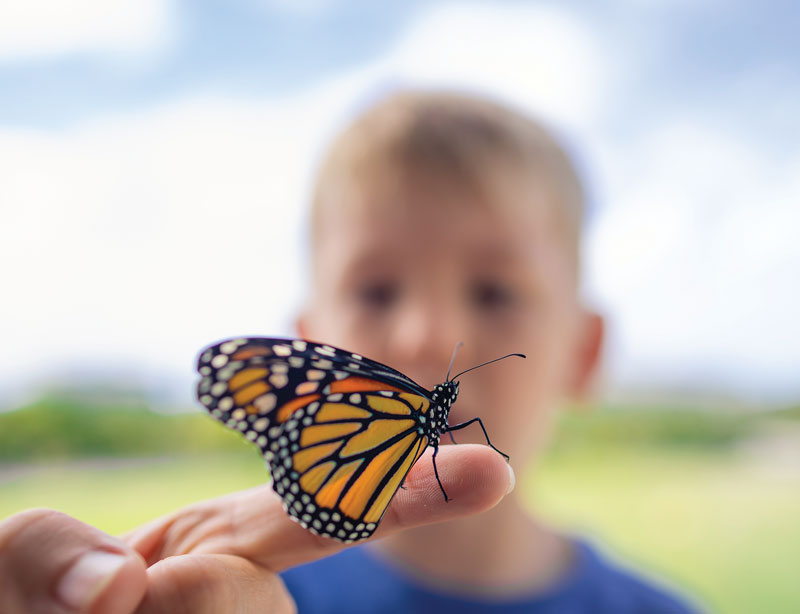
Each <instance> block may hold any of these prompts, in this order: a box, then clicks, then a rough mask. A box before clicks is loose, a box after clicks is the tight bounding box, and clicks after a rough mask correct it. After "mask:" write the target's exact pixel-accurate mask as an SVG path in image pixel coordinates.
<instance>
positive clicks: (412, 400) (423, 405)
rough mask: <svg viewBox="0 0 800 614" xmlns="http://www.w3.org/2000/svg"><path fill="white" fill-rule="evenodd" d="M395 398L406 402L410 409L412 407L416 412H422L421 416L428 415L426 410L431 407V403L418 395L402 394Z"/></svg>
mask: <svg viewBox="0 0 800 614" xmlns="http://www.w3.org/2000/svg"><path fill="white" fill-rule="evenodd" d="M397 396H399V397H400V398H401V399H405V400H406V401H408V403H409V405H411V407H413V408H414V409H415V410H416V411H419V412H422V413H423V414H425V413H428V410H429V409H430V407H431V402H430V401H429V400H428V399H426V398H425V397H422V396H420V395H418V394H412V393H410V392H404V393H402V394H399V395H397Z"/></svg>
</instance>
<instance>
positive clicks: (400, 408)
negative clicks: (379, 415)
mask: <svg viewBox="0 0 800 614" xmlns="http://www.w3.org/2000/svg"><path fill="white" fill-rule="evenodd" d="M367 405H369V406H370V407H371V408H372V409H374V410H375V411H379V412H383V413H384V414H395V415H397V416H410V415H411V408H409V406H408V405H406V404H405V403H403V402H402V401H398V400H397V399H390V398H388V397H379V396H376V395H372V394H370V395H368V396H367Z"/></svg>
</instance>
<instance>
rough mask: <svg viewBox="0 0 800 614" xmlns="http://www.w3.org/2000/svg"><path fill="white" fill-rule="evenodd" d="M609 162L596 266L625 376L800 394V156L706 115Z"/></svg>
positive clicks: (664, 128) (651, 136)
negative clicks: (725, 128) (799, 235)
mask: <svg viewBox="0 0 800 614" xmlns="http://www.w3.org/2000/svg"><path fill="white" fill-rule="evenodd" d="M597 157H598V158H599V159H600V160H601V161H603V162H604V163H605V167H604V170H605V177H606V180H607V181H608V185H607V186H606V189H605V194H604V196H605V198H606V199H607V200H608V202H607V206H606V208H605V209H604V210H603V211H602V212H601V214H600V216H599V218H598V220H597V222H596V224H595V226H594V228H593V232H592V237H591V239H592V241H591V244H590V250H589V263H588V264H589V273H590V278H591V281H592V285H593V286H594V288H595V292H596V294H598V295H599V296H601V297H602V299H603V300H604V302H605V304H606V306H607V308H608V309H609V311H610V312H611V314H612V315H613V323H614V324H615V326H614V328H613V330H614V332H615V335H614V344H613V346H614V352H612V358H613V360H614V364H613V368H614V370H615V372H616V376H617V378H618V379H622V380H626V381H629V382H630V381H635V380H637V379H642V378H648V379H650V380H661V381H662V382H667V383H673V384H675V383H678V384H683V385H702V384H703V383H705V384H706V385H717V386H719V385H722V386H725V387H727V388H730V389H734V390H738V391H740V392H756V393H758V394H762V395H763V393H764V392H765V391H764V389H763V388H764V383H765V382H766V383H767V385H769V386H771V387H772V388H773V392H774V393H776V394H781V393H794V394H796V393H797V390H798V384H797V382H798V381H800V380H798V379H797V373H800V346H798V344H797V343H795V342H794V341H793V340H797V339H800V320H798V318H797V315H796V314H797V313H800V286H798V284H797V279H798V278H800V277H798V276H800V243H798V242H797V241H796V229H797V228H800V208H798V206H797V202H798V201H797V195H798V194H800V182H798V177H800V173H799V172H798V171H800V157H797V156H795V157H794V158H788V159H785V158H782V157H781V156H780V155H779V154H777V153H772V152H771V151H770V148H769V147H768V146H766V145H765V144H764V143H758V142H752V141H751V140H749V139H748V138H746V137H745V136H743V135H741V134H735V133H722V132H719V131H716V130H713V129H711V128H709V127H707V126H706V122H704V121H703V114H702V113H697V114H684V115H683V116H682V117H681V118H680V119H674V120H671V121H670V120H666V121H664V123H662V124H661V125H660V126H659V127H658V128H656V129H653V130H652V131H651V132H649V133H644V134H642V135H641V138H639V139H637V140H636V141H634V142H631V143H625V144H622V143H617V144H616V145H614V144H610V146H609V147H608V148H607V150H606V151H605V152H604V153H602V154H599V155H598V156H597ZM758 382H762V383H761V384H759V383H758ZM781 388H782V390H781Z"/></svg>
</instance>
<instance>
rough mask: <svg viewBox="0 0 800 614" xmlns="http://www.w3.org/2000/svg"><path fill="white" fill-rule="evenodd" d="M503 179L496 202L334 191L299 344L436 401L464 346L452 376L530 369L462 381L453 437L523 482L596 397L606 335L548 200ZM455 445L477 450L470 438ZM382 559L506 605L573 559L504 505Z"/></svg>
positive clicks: (418, 537)
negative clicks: (551, 439)
mask: <svg viewBox="0 0 800 614" xmlns="http://www.w3.org/2000/svg"><path fill="white" fill-rule="evenodd" d="M501 179H502V181H498V182H496V186H495V189H494V190H493V191H492V200H491V202H485V201H480V200H478V199H477V198H476V197H474V196H472V195H470V194H467V193H464V192H463V191H461V190H457V189H455V188H453V187H452V186H451V185H447V184H444V183H442V182H436V181H431V180H429V179H427V178H425V177H417V178H416V181H412V182H408V184H406V185H405V186H404V187H402V188H401V189H395V190H386V189H384V190H380V189H375V188H371V187H369V186H366V187H362V188H361V189H360V190H353V189H351V190H347V189H340V190H333V191H332V193H333V194H336V195H337V200H335V201H329V202H325V203H323V206H322V208H321V211H319V214H320V215H322V216H323V217H322V219H321V220H320V221H321V224H320V225H319V227H321V228H322V229H324V230H323V231H321V232H320V233H319V236H318V237H317V238H316V239H317V240H316V244H315V247H316V253H315V255H314V260H313V262H314V271H313V274H314V283H313V290H314V292H313V294H312V296H311V299H310V302H309V304H308V307H307V309H306V311H305V312H304V313H303V315H302V317H301V318H300V319H299V322H298V330H299V333H300V334H301V335H302V336H303V337H306V338H308V339H314V340H325V341H326V342H328V343H331V344H334V345H338V346H340V347H345V348H348V349H351V350H352V351H356V352H359V353H361V354H364V355H365V356H369V357H370V358H374V359H377V360H379V361H381V362H385V363H387V364H389V365H392V366H393V367H395V368H397V369H399V370H401V371H402V372H404V373H406V374H407V375H409V376H410V377H412V378H413V379H415V380H416V381H417V382H419V383H420V384H422V385H424V386H425V387H427V388H429V389H430V388H432V387H433V386H434V385H435V384H437V383H440V382H441V381H443V380H444V376H445V371H446V369H447V364H448V362H449V360H450V356H451V354H452V351H453V348H454V346H455V345H456V343H457V342H458V341H462V342H463V343H464V347H463V348H462V350H461V351H460V352H459V354H458V356H457V358H456V362H455V365H454V369H453V373H457V372H458V371H459V370H462V369H466V368H469V367H471V366H473V365H475V364H478V363H479V362H483V361H485V360H488V359H491V358H495V357H498V356H501V355H504V354H507V353H510V352H521V353H524V354H526V355H527V359H526V360H521V359H519V358H511V359H508V360H506V361H504V362H502V363H498V364H496V365H491V366H487V367H485V368H482V369H480V370H478V371H476V372H473V373H469V374H467V375H465V376H464V378H463V380H462V381H461V384H462V385H461V393H460V396H459V399H458V402H457V403H456V404H455V406H454V408H453V411H452V412H451V414H450V424H457V423H459V422H463V421H466V420H469V419H470V418H473V417H475V416H480V417H481V418H482V420H483V422H484V424H485V426H486V429H487V431H488V433H489V436H490V437H491V440H492V443H493V444H494V445H495V446H496V447H498V448H499V449H500V450H503V451H504V452H505V453H506V454H509V455H510V457H511V464H512V465H513V467H514V468H515V470H516V471H518V472H519V471H522V470H523V469H525V468H527V467H528V466H529V465H530V462H531V461H532V460H533V459H534V458H535V457H536V456H537V455H538V454H539V452H540V451H541V449H542V446H543V445H544V443H545V442H546V440H547V438H548V435H549V433H550V430H551V422H552V418H553V410H554V408H555V407H557V406H558V405H559V403H560V402H561V401H562V400H563V399H564V397H565V396H580V395H582V394H583V393H584V392H585V391H586V390H587V388H588V387H589V384H590V381H591V379H592V375H593V373H594V371H595V369H596V367H597V363H598V358H599V354H600V348H601V342H602V330H603V326H602V321H601V319H600V317H599V316H597V315H596V314H593V313H591V312H589V311H588V310H586V309H584V308H583V307H582V306H581V304H580V303H579V301H578V297H577V289H576V288H577V280H576V278H575V269H576V267H575V263H574V260H573V256H572V255H571V254H570V250H569V249H567V247H566V245H565V241H564V239H563V238H562V235H561V234H560V233H559V232H558V224H557V222H556V220H555V218H554V215H555V206H556V205H555V204H554V202H553V199H552V196H551V195H550V193H549V192H547V191H545V190H544V189H542V188H541V186H537V185H536V184H533V183H531V182H525V181H523V180H521V179H520V178H519V177H514V176H506V177H502V178H501ZM412 186H413V187H412ZM456 438H457V441H458V442H459V443H463V442H474V443H483V442H484V438H483V435H482V433H481V431H480V428H479V427H478V426H477V425H474V426H471V427H468V428H467V429H465V430H463V431H459V432H458V433H457V434H456ZM446 441H449V439H448V438H447V437H445V438H444V439H443V442H442V443H443V444H444V443H445V442H446ZM423 462H424V461H423ZM375 552H376V553H377V555H378V556H382V557H385V558H388V559H391V560H392V561H394V562H395V564H397V565H398V566H401V567H402V568H404V569H405V570H407V571H408V572H409V573H411V574H413V575H418V576H419V578H420V579H421V580H422V581H423V582H427V583H433V584H435V585H437V586H439V587H445V588H452V589H454V590H457V591H460V592H462V593H463V592H468V593H480V594H503V595H509V594H514V593H518V592H519V593H522V592H525V593H530V591H531V590H536V589H544V588H545V587H547V586H548V585H550V584H552V583H553V582H555V581H557V579H558V578H559V577H560V576H561V575H562V574H563V573H564V572H565V570H566V569H567V568H568V567H569V564H570V557H571V546H570V544H569V542H568V541H567V540H565V539H564V538H563V537H561V536H559V535H558V534H556V533H555V532H553V531H552V530H550V529H549V528H547V527H546V526H544V525H543V524H541V523H540V522H539V521H537V520H536V518H535V517H534V516H533V515H531V513H530V512H529V511H528V510H527V509H525V508H524V507H523V505H522V503H521V502H520V501H519V499H517V498H515V497H508V498H507V499H505V500H504V501H503V502H502V503H501V504H499V505H498V506H496V507H495V508H493V509H492V510H491V511H489V512H487V513H484V514H482V515H480V516H474V517H471V518H462V519H460V520H457V521H452V522H449V523H446V524H442V525H437V526H435V527H434V526H431V527H422V528H420V529H416V530H412V531H407V532H405V533H403V535H402V536H399V537H397V538H388V539H386V540H383V541H382V542H381V543H380V544H376V547H375Z"/></svg>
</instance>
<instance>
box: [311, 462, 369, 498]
mask: <svg viewBox="0 0 800 614" xmlns="http://www.w3.org/2000/svg"><path fill="white" fill-rule="evenodd" d="M362 462H364V461H363V459H361V458H359V459H356V460H354V461H352V462H350V463H347V464H346V465H342V466H341V467H339V469H337V470H336V473H334V474H333V476H332V477H331V479H330V480H328V483H327V484H325V486H323V487H322V488H321V489H320V491H319V492H318V493H317V497H316V501H317V505H321V506H322V507H334V506H335V505H336V502H337V501H338V500H339V497H340V496H341V494H342V490H344V487H345V486H346V485H347V480H348V479H349V478H350V476H351V475H352V474H353V472H354V471H355V470H356V469H358V467H359V466H360V465H361V463H362Z"/></svg>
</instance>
